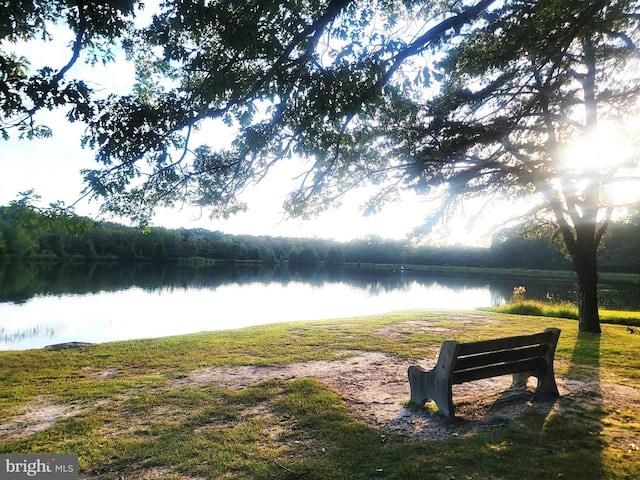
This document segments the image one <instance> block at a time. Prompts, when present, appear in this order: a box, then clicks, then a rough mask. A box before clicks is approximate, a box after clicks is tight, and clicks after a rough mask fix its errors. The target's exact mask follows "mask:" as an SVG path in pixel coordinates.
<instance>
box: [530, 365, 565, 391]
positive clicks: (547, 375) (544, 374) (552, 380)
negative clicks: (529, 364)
mask: <svg viewBox="0 0 640 480" xmlns="http://www.w3.org/2000/svg"><path fill="white" fill-rule="evenodd" d="M536 395H537V396H541V397H548V398H558V397H559V396H560V392H559V391H558V385H557V384H556V377H555V375H554V373H553V364H552V365H549V364H547V363H546V362H545V364H543V365H542V366H541V367H540V369H539V372H538V388H537V389H536Z"/></svg>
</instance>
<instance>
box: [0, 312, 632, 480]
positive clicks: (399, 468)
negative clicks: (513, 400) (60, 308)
mask: <svg viewBox="0 0 640 480" xmlns="http://www.w3.org/2000/svg"><path fill="white" fill-rule="evenodd" d="M460 318H464V319H465V321H460ZM548 326H556V327H559V328H561V329H562V334H561V336H560V342H559V344H558V349H557V352H556V360H557V361H556V376H557V378H558V379H559V383H560V381H562V382H565V383H567V384H569V383H571V382H575V383H576V384H577V382H579V384H580V385H583V386H584V388H583V391H581V392H580V393H579V394H573V395H563V396H562V397H561V398H560V399H559V400H558V401H557V402H555V403H551V404H550V403H537V402H536V403H533V404H531V405H530V406H528V407H527V408H523V409H522V411H521V412H520V413H519V414H518V415H517V416H515V417H513V418H505V419H504V421H502V422H498V423H493V424H490V425H485V424H481V423H480V424H478V425H481V426H479V427H478V428H473V429H471V430H469V431H468V432H466V433H465V434H460V435H458V434H456V435H454V434H451V435H446V430H447V428H450V427H451V426H455V425H458V424H456V423H455V422H456V421H453V422H454V423H450V422H449V421H444V420H441V419H439V418H438V417H437V416H436V414H435V413H434V412H433V409H431V408H429V407H428V406H427V407H425V408H423V409H419V411H418V412H417V413H416V414H417V415H419V416H424V417H428V418H433V421H438V422H441V425H442V427H443V430H444V431H445V435H442V436H440V437H438V438H416V437H412V436H409V435H403V434H401V433H398V432H389V431H386V430H384V428H378V427H375V426H372V425H371V424H369V423H367V422H365V421H362V420H361V419H359V418H358V417H357V416H355V415H354V414H353V408H354V405H350V404H349V402H348V401H346V400H345V399H344V398H342V397H341V396H340V394H339V392H338V391H337V390H336V389H335V388H331V387H330V386H328V385H327V384H326V383H324V382H323V381H321V380H320V379H318V378H314V377H313V376H312V375H310V376H309V377H305V376H296V377H294V378H272V379H267V380H264V381H260V382H258V383H250V382H247V384H246V386H245V387H244V388H229V387H228V386H225V385H222V384H218V383H216V382H208V383H197V382H194V381H193V378H194V376H193V373H194V372H201V371H205V370H207V369H222V370H225V371H227V370H228V371H229V372H230V374H233V372H234V371H235V370H234V369H235V368H237V367H243V368H245V367H247V366H253V367H255V368H264V367H265V366H274V365H291V364H297V363H299V362H309V361H328V362H333V363H336V364H337V361H338V359H340V361H341V362H342V363H341V365H344V364H345V363H346V364H348V362H349V356H350V355H356V354H357V353H358V352H385V353H387V354H390V355H393V358H399V359H405V360H406V361H407V362H412V361H416V362H417V361H421V362H423V361H424V360H425V359H429V358H432V357H434V356H436V355H437V352H438V350H439V348H440V345H441V343H442V341H443V340H446V339H458V340H461V341H469V340H475V339H485V338H494V337H502V336H508V335H516V334H522V333H533V332H538V331H541V330H543V329H544V328H546V327H548ZM381 332H385V333H384V334H382V333H381ZM639 351H640V334H637V333H630V331H629V330H628V329H627V327H625V326H622V325H603V333H602V335H590V334H580V335H579V334H578V332H577V322H576V321H574V320H567V319H559V318H549V317H537V316H520V315H507V314H501V313H495V312H436V311H410V312H397V313H392V314H387V315H379V316H373V317H362V318H351V319H344V320H340V321H337V320H327V321H321V322H296V323H287V324H276V325H268V326H261V327H252V328H246V329H241V330H235V331H225V332H213V333H202V334H196V335H186V336H180V337H170V338H161V339H155V340H138V341H128V342H117V343H108V344H100V345H92V346H86V347H81V348H73V349H64V350H58V351H56V350H49V349H41V350H29V351H22V352H0V453H55V454H77V455H79V462H80V478H86V479H89V478H90V479H94V478H96V479H97V478H100V479H114V480H115V479H120V478H122V479H133V478H139V479H160V478H162V479H174V480H175V479H205V478H216V479H305V480H316V479H317V480H321V479H322V480H325V479H329V480H330V479H336V480H338V479H340V480H342V479H363V480H364V479H478V480H480V479H482V480H487V479H494V480H495V479H532V480H536V479H540V480H548V479H552V478H561V479H575V480H585V479H594V480H595V479H638V478H640V394H639V393H638V392H639V391H640V355H638V352H639ZM333 363H332V364H333ZM613 390H615V391H616V392H618V391H619V392H621V395H620V396H615V395H611V394H610V393H611V391H613ZM407 392H408V382H407ZM611 398H613V400H610V399H611ZM406 400H408V394H407V398H406ZM481 400H482V398H478V401H481ZM455 402H456V398H455V396H454V403H455ZM397 408H398V410H402V409H403V408H404V406H403V404H402V402H398V405H397ZM414 413H415V412H414ZM471 424H472V425H475V424H474V423H473V422H471Z"/></svg>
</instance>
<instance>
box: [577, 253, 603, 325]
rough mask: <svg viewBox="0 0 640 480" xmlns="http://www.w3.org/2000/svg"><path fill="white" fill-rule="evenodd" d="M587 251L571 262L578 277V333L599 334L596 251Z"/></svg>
mask: <svg viewBox="0 0 640 480" xmlns="http://www.w3.org/2000/svg"><path fill="white" fill-rule="evenodd" d="M589 250H591V251H589V252H584V253H582V254H579V255H577V256H576V257H574V260H573V263H574V267H575V270H576V274H577V275H578V331H580V332H590V333H600V332H601V330H600V315H599V313H598V269H597V261H596V250H595V249H593V250H592V249H589Z"/></svg>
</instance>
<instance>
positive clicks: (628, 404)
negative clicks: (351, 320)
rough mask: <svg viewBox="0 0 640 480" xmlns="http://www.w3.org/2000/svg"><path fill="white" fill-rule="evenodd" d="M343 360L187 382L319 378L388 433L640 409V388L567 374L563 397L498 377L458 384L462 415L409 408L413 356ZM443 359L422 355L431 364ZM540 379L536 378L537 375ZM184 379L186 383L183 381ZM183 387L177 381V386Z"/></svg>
mask: <svg viewBox="0 0 640 480" xmlns="http://www.w3.org/2000/svg"><path fill="white" fill-rule="evenodd" d="M344 353H345V355H351V356H347V358H344V359H341V360H336V361H310V362H303V363H294V364H290V365H275V366H241V367H236V368H207V369H202V370H197V371H194V372H192V373H191V374H190V375H189V377H188V378H187V379H182V380H181V381H180V383H181V384H184V383H189V384H196V385H205V384H210V383H215V384H217V385H220V386H223V387H226V388H231V389H242V388H245V387H247V386H249V385H252V384H256V383H259V382H261V381H265V380H270V379H280V380H291V379H296V378H305V377H313V378H316V379H318V380H320V381H322V382H323V383H325V384H326V385H328V386H329V387H330V388H331V389H333V390H334V391H335V392H337V393H338V394H339V395H340V396H341V397H342V398H343V399H344V401H345V404H346V405H347V407H348V408H349V410H350V412H351V413H352V414H353V415H354V416H355V417H356V418H358V419H360V420H362V421H363V422H365V423H367V424H369V425H371V426H374V427H376V428H379V429H380V430H381V431H382V432H383V433H395V434H400V435H405V436H407V437H411V438H442V437H448V436H456V435H464V434H466V433H468V432H471V431H473V430H474V429H476V428H478V427H494V426H499V425H504V424H507V423H509V422H510V421H512V420H513V418H515V417H516V416H517V415H519V414H520V413H522V412H523V411H524V410H526V409H527V408H531V407H533V406H542V408H547V409H549V410H552V409H557V408H559V405H560V403H561V402H562V401H566V400H584V401H590V400H592V399H594V398H597V402H598V403H600V404H603V405H604V406H616V405H617V406H624V407H625V408H636V407H637V408H640V390H638V389H635V388H631V387H625V386H620V385H615V384H609V383H607V384H605V383H599V382H579V381H573V380H572V381H565V380H564V379H562V378H557V383H558V388H559V390H560V395H561V397H560V399H559V400H556V401H555V402H547V403H546V404H544V403H543V404H540V403H539V402H537V401H534V398H533V397H534V395H533V387H534V383H531V384H530V385H529V386H528V387H529V388H528V389H526V390H523V389H520V390H511V389H509V385H510V383H511V377H509V376H506V377H497V378H491V379H486V380H480V381H476V382H470V383H465V384H462V385H455V386H454V387H453V399H454V404H455V406H456V418H455V419H446V418H444V417H441V416H439V415H436V414H435V413H434V412H430V411H429V410H428V409H427V410H424V409H422V410H420V409H419V410H417V411H416V410H415V409H409V408H407V406H406V402H407V401H408V399H409V382H408V379H407V373H406V372H407V368H408V367H409V366H410V365H412V364H415V362H413V361H408V360H405V359H401V358H399V357H396V356H394V355H390V354H387V353H383V352H344ZM435 361H436V358H432V359H430V360H425V361H423V362H420V364H421V366H423V367H424V368H431V367H432V366H433V363H435ZM531 381H532V382H535V379H533V378H532V379H531ZM180 386H182V385H180ZM176 387H177V385H176Z"/></svg>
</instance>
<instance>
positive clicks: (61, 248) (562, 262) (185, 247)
mask: <svg viewBox="0 0 640 480" xmlns="http://www.w3.org/2000/svg"><path fill="white" fill-rule="evenodd" d="M635 220H636V221H630V222H627V223H619V224H614V225H612V226H611V227H610V229H609V231H610V234H609V235H608V236H607V238H606V239H605V242H604V248H603V249H602V251H601V252H600V259H599V260H600V266H601V269H602V270H605V271H620V272H633V273H639V272H640V217H638V218H636V219H635ZM0 259H1V260H4V261H27V260H43V259H44V260H65V261H70V260H86V261H97V260H118V261H147V262H181V263H211V262H215V261H220V262H262V263H278V262H285V261H286V262H289V263H290V264H313V263H318V262H325V263H326V264H328V265H340V264H343V263H374V264H398V265H403V264H404V265H411V264H412V265H436V266H440V265H451V266H465V267H492V268H532V269H545V270H547V269H548V270H569V269H571V265H570V263H569V261H568V260H567V259H566V258H565V257H564V256H563V255H562V254H560V253H559V252H558V251H556V250H554V249H553V248H552V247H551V246H550V243H549V241H548V240H547V239H544V238H534V239H524V238H521V237H519V236H517V235H514V236H511V237H510V238H507V239H506V240H504V241H501V242H496V243H494V244H493V245H492V246H491V247H490V248H472V247H462V246H450V247H435V246H415V245H412V244H411V242H409V241H401V240H388V239H383V238H380V237H372V236H370V237H367V238H365V239H361V240H353V241H350V242H336V241H332V240H324V239H317V238H314V239H308V238H284V237H277V238H274V237H268V236H251V235H230V234H225V233H222V232H219V231H215V232H212V231H208V230H204V229H166V228H150V229H146V230H141V229H138V228H134V227H127V226H124V225H120V224H117V223H111V222H98V221H96V222H94V221H91V220H89V219H86V218H80V217H74V216H69V215H66V214H61V215H51V214H49V213H43V212H42V211H39V210H36V209H34V208H33V207H31V206H29V205H26V204H20V203H19V202H14V203H12V204H11V205H9V206H6V207H0Z"/></svg>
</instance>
